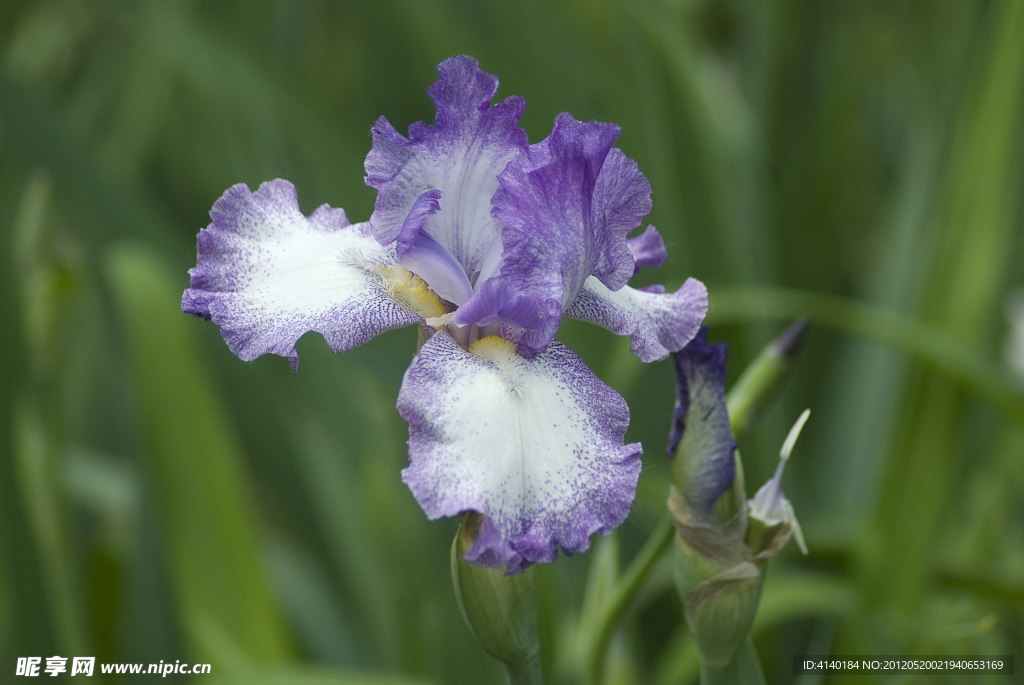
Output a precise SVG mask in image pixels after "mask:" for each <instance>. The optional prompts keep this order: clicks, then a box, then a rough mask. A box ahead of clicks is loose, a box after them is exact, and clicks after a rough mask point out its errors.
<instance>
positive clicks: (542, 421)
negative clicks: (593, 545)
mask: <svg viewBox="0 0 1024 685" xmlns="http://www.w3.org/2000/svg"><path fill="white" fill-rule="evenodd" d="M485 342H486V341H485ZM398 411H399V412H400V413H401V415H402V417H403V418H405V420H406V421H408V422H409V460H410V465H409V467H408V468H406V469H405V470H404V471H403V472H402V479H403V480H404V481H405V483H406V484H407V485H408V486H409V488H410V490H412V493H413V495H414V496H415V497H416V500H417V501H418V502H419V504H420V506H421V507H422V508H423V511H424V512H426V514H427V516H428V517H430V518H431V519H436V518H439V517H442V516H454V515H456V514H458V513H460V512H462V511H467V510H473V511H477V512H479V513H481V514H483V515H484V516H485V517H486V522H485V524H484V525H483V526H482V528H481V531H480V536H479V538H478V539H477V542H476V544H475V545H474V546H473V548H472V549H470V551H469V553H468V554H467V555H466V559H467V560H468V561H470V562H472V563H476V564H480V565H486V566H491V567H501V566H502V565H506V564H507V569H506V572H507V573H510V574H511V573H517V572H519V571H521V570H523V569H524V568H526V566H528V565H529V564H532V563H536V562H553V561H554V560H555V558H556V557H557V550H558V546H561V548H562V550H563V551H564V552H565V553H566V554H573V553H575V552H579V551H583V550H586V549H587V548H588V547H589V546H590V539H589V538H590V535H592V534H593V533H595V532H601V533H602V534H607V533H609V532H611V531H612V530H613V529H614V528H615V527H616V526H618V525H619V524H620V523H621V522H622V521H623V520H624V519H625V518H626V515H627V514H628V513H629V507H630V504H631V503H632V501H633V497H634V495H635V491H636V483H637V479H638V478H639V475H640V459H639V456H640V453H641V448H640V444H639V443H631V444H623V438H624V436H625V433H626V427H627V426H628V424H629V408H628V407H627V406H626V403H625V401H623V399H622V398H621V397H620V396H619V395H618V394H617V393H616V392H615V391H614V390H612V389H611V388H609V387H608V386H606V385H605V384H604V383H602V382H601V381H600V380H599V379H598V378H597V377H596V376H594V375H593V373H592V372H591V371H590V369H588V368H587V366H586V365H585V364H584V363H583V362H582V360H580V358H579V357H577V356H576V355H575V354H574V353H573V352H572V351H571V350H569V349H568V348H567V347H565V346H564V345H562V344H560V343H558V342H553V343H551V344H550V345H549V346H548V348H547V349H546V350H545V351H543V352H541V353H539V354H537V355H535V356H533V357H532V358H530V359H526V358H524V357H521V356H520V355H518V354H516V353H515V352H506V353H501V354H497V355H496V356H491V357H488V356H487V355H481V356H477V355H474V354H471V353H469V352H467V351H466V350H464V349H463V348H461V347H460V346H459V345H458V343H456V341H455V340H453V339H452V338H451V337H450V336H449V335H447V334H446V333H443V332H442V333H438V334H437V335H435V336H433V337H432V338H431V339H430V340H428V341H427V342H426V344H424V346H423V348H422V349H421V350H420V352H419V354H418V355H417V356H416V358H415V359H414V360H413V363H412V365H411V366H410V367H409V370H408V371H406V374H405V379H404V381H403V383H402V389H401V391H400V392H399V395H398Z"/></svg>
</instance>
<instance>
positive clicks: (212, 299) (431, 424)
mask: <svg viewBox="0 0 1024 685" xmlns="http://www.w3.org/2000/svg"><path fill="white" fill-rule="evenodd" d="M438 72H439V74H440V78H439V80H438V81H437V82H436V83H435V84H434V85H433V86H431V87H430V89H429V90H428V93H429V95H430V96H431V98H433V100H434V104H435V105H436V107H437V115H436V118H435V122H434V124H433V125H429V124H426V123H424V122H417V123H415V124H413V125H412V126H411V127H410V128H409V135H408V137H405V136H403V135H401V134H400V133H399V132H398V131H397V130H395V128H394V127H393V126H392V125H391V124H390V123H388V121H387V120H386V119H384V118H383V117H381V118H380V119H378V120H377V122H376V123H375V124H374V126H373V128H372V131H371V133H372V138H373V146H372V149H371V151H370V153H369V155H368V156H367V158H366V164H365V167H366V183H367V184H368V185H370V186H371V187H373V188H375V189H376V190H377V193H378V194H377V201H376V205H375V208H374V211H373V214H372V216H371V217H370V220H369V221H368V222H365V223H357V224H351V223H349V221H348V218H347V217H346V216H345V212H344V211H343V210H341V209H332V208H330V207H328V206H327V205H324V206H322V207H320V208H319V209H317V210H316V211H315V212H313V214H312V215H310V216H309V217H306V216H303V214H302V213H301V212H300V210H299V206H298V202H297V196H296V191H295V188H294V187H293V186H292V184H291V183H289V182H288V181H285V180H281V179H278V180H275V181H270V182H267V183H264V184H263V185H261V186H260V188H259V189H258V190H257V191H256V192H255V193H252V192H250V190H249V188H248V187H247V186H245V185H244V184H239V185H236V186H234V187H232V188H230V189H229V190H228V191H227V192H225V193H224V195H223V197H221V198H220V199H219V200H218V201H217V202H216V203H215V204H214V206H213V209H212V210H211V212H210V216H211V218H212V223H211V224H210V225H209V226H208V227H207V228H206V229H203V230H201V231H200V232H199V236H198V252H199V257H198V264H197V265H196V267H195V268H194V269H191V270H190V271H189V274H190V277H191V281H190V285H191V287H190V288H189V289H188V290H186V291H185V293H184V296H183V298H182V309H183V310H184V311H186V312H188V313H191V314H194V315H196V316H200V317H203V318H206V319H212V320H213V321H214V322H215V323H216V324H217V325H218V326H219V327H220V330H221V334H222V335H223V337H224V340H225V341H226V342H227V344H228V346H229V347H230V349H231V351H232V352H234V353H235V354H236V355H237V356H238V357H240V358H241V359H242V360H245V361H251V360H253V359H255V358H256V357H259V356H260V355H263V354H267V353H272V354H277V355H280V356H282V357H285V358H286V359H288V360H289V362H290V363H291V365H292V368H293V369H295V370H297V367H298V361H299V360H298V355H297V353H296V351H295V342H296V341H297V340H298V339H299V337H301V336H302V335H303V334H304V333H306V332H309V331H316V332H318V333H321V334H322V335H323V336H324V338H325V339H326V340H327V343H328V344H329V345H330V347H331V349H332V350H334V351H335V352H344V351H345V350H349V349H351V348H353V347H355V346H357V345H362V344H363V343H365V342H367V341H369V340H370V339H371V338H373V337H375V336H377V335H379V334H381V333H383V332H385V331H388V330H391V329H395V328H400V327H403V326H408V325H411V324H417V325H419V326H420V327H421V341H422V344H421V347H420V349H419V351H418V352H417V354H416V356H415V358H414V359H413V361H412V364H411V365H410V367H409V369H408V371H407V372H406V374H405V378H404V380H403V382H402V388H401V391H400V393H399V396H398V410H399V412H400V413H401V415H402V416H403V417H404V418H405V419H406V421H408V423H409V461H410V465H409V467H408V468H406V469H405V470H403V472H402V478H403V480H404V481H405V483H406V484H407V485H408V486H409V488H410V489H411V490H412V493H413V495H414V496H415V497H416V500H417V501H418V502H419V504H420V506H421V507H422V508H423V510H424V512H425V513H426V514H427V516H428V517H429V518H431V519H436V518H439V517H442V516H454V515H456V514H459V513H461V512H465V511H475V512H478V513H479V514H482V515H483V517H484V521H483V524H482V525H481V529H480V534H479V537H478V539H477V541H476V543H475V544H474V545H473V547H472V548H471V549H470V550H469V552H468V553H467V555H466V559H467V560H468V561H470V562H471V563H475V564H478V565H483V566H491V567H496V568H500V567H502V566H506V572H507V573H510V574H511V573H517V572H519V571H521V570H523V569H524V568H526V567H527V566H529V565H530V564H532V563H535V562H552V561H554V560H555V558H556V556H557V549H558V546H561V547H562V549H563V551H564V552H565V553H566V554H572V553H574V552H577V551H582V550H586V549H587V548H588V547H589V544H590V543H589V537H590V535H592V534H593V533H594V532H596V531H600V532H601V533H602V534H608V533H609V532H611V530H613V529H614V528H615V527H616V526H618V525H619V524H620V523H621V522H622V521H623V519H625V517H626V515H627V513H628V511H629V507H630V504H631V503H632V500H633V497H634V494H635V490H636V482H637V478H638V476H639V472H640V461H639V455H640V453H641V448H640V445H639V444H638V443H631V444H624V436H625V432H626V427H627V425H628V423H629V409H628V407H627V406H626V403H625V402H624V401H623V399H622V398H621V397H620V396H619V395H618V394H617V393H616V392H615V391H613V390H612V389H611V388H609V387H608V386H606V385H605V384H603V383H602V382H601V381H600V380H598V378H597V377H596V376H594V374H593V373H592V372H591V371H590V369H588V368H587V366H586V365H585V364H584V363H583V362H582V361H581V360H580V358H579V357H577V356H576V355H575V354H574V353H573V352H572V351H571V350H570V349H569V348H567V347H566V346H565V345H562V344H561V343H560V342H558V341H556V340H555V339H554V336H555V332H556V331H557V329H558V326H559V323H560V322H561V320H562V318H563V317H566V316H568V317H571V318H576V319H583V320H586V321H591V322H593V323H596V324H598V325H600V326H603V327H604V328H607V329H609V330H611V331H613V332H615V333H617V334H619V335H628V336H630V349H631V350H632V351H633V352H634V353H635V354H636V356H637V357H639V358H640V359H641V360H643V361H653V360H657V359H663V358H665V357H666V356H668V354H669V352H671V351H675V350H679V349H681V348H682V347H683V346H684V345H686V343H687V342H689V340H690V339H691V338H692V337H693V336H694V334H695V333H696V332H697V329H698V327H699V325H700V322H701V321H702V320H703V318H704V315H705V313H706V311H707V291H706V290H705V288H704V286H703V284H701V283H700V282H699V281H696V280H694V279H689V280H687V281H686V283H684V284H683V286H682V287H681V288H680V289H679V290H678V291H677V292H675V293H671V294H667V293H665V291H664V288H660V287H649V288H644V289H633V288H630V287H629V286H628V285H626V283H627V281H628V280H629V279H630V277H631V276H632V275H633V274H634V273H635V272H636V270H637V269H639V268H640V267H643V266H648V265H653V266H660V265H661V264H662V263H663V262H664V261H665V258H666V257H667V254H666V252H665V248H664V243H663V242H662V239H661V237H660V236H659V235H658V233H657V231H656V230H655V229H654V228H653V227H648V228H647V229H646V231H645V232H644V233H643V234H641V235H639V236H637V237H635V238H628V237H627V234H628V233H629V232H630V231H631V230H633V229H635V228H637V227H638V226H639V225H640V221H641V219H642V218H643V216H644V215H645V214H647V213H648V212H649V211H650V208H651V200H650V193H651V187H650V184H649V183H648V181H647V179H646V178H645V177H644V176H643V174H641V173H640V171H639V169H638V167H637V165H636V163H635V162H633V161H632V160H631V159H629V158H627V157H626V156H625V154H623V153H622V151H621V150H619V149H617V148H615V147H613V143H614V142H615V139H616V138H617V137H618V135H619V127H618V126H616V125H614V124H606V123H598V122H590V123H584V122H579V121H576V120H575V119H574V118H573V117H572V116H570V115H569V114H561V115H559V116H558V118H557V119H556V121H555V125H554V130H553V131H552V133H551V135H550V136H548V137H547V138H545V139H544V140H543V141H541V142H539V143H537V144H535V145H530V144H529V142H528V140H527V136H526V132H525V131H523V129H521V128H520V127H519V119H520V117H521V116H522V113H523V110H524V108H525V106H526V102H525V100H523V99H522V98H520V97H509V98H507V99H505V100H504V101H503V102H500V103H498V104H495V105H492V104H491V99H492V98H493V97H494V94H495V92H496V91H497V88H498V80H497V78H496V77H494V76H493V75H491V74H487V73H484V72H483V71H481V70H480V69H479V67H478V66H477V62H476V60H473V59H470V58H467V57H451V58H449V59H447V60H445V61H444V62H442V63H441V64H440V65H439V67H438Z"/></svg>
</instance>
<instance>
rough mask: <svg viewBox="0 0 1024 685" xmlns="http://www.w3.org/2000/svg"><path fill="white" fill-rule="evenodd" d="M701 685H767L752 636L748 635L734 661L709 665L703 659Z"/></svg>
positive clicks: (737, 651)
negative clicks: (718, 665) (720, 664)
mask: <svg viewBox="0 0 1024 685" xmlns="http://www.w3.org/2000/svg"><path fill="white" fill-rule="evenodd" d="M700 685H765V680H764V669H762V668H761V659H760V658H759V657H758V656H757V650H756V649H754V641H753V640H752V639H751V638H750V636H749V635H747V639H746V640H744V641H743V644H742V645H740V648H739V649H737V650H736V655H735V656H734V657H733V658H732V661H730V662H729V663H728V664H726V665H725V666H722V667H716V666H709V665H708V664H707V663H706V662H705V661H704V660H703V659H702V660H701V662H700Z"/></svg>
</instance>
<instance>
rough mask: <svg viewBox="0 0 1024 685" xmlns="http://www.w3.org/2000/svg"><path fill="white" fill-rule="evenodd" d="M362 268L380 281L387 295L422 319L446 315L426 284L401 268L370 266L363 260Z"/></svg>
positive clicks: (370, 264) (439, 299)
mask: <svg viewBox="0 0 1024 685" xmlns="http://www.w3.org/2000/svg"><path fill="white" fill-rule="evenodd" d="M362 267H363V268H364V269H365V270H366V271H368V272H370V273H372V274H373V275H374V276H376V277H377V278H379V279H380V282H381V285H383V286H384V290H385V291H387V294H388V295H390V296H391V297H393V298H394V299H396V300H398V301H399V302H401V303H402V304H403V305H405V307H406V308H407V309H409V311H411V312H413V313H415V314H419V315H420V316H422V317H423V318H424V319H430V318H433V317H438V316H444V314H445V313H446V311H445V308H444V305H443V304H441V298H440V297H438V296H437V294H436V293H435V292H434V291H433V290H431V289H430V287H429V286H428V285H427V284H426V282H425V281H424V280H423V279H422V278H420V277H419V276H417V275H416V274H414V273H413V272H411V271H409V270H408V269H406V268H405V267H403V266H399V265H398V264H395V265H394V266H384V265H382V264H372V263H369V262H367V261H366V260H365V259H363V260H362Z"/></svg>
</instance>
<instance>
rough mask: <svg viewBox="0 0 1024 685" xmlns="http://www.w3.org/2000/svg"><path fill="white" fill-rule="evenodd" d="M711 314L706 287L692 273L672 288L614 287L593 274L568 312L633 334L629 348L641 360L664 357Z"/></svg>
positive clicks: (624, 333)
mask: <svg viewBox="0 0 1024 685" xmlns="http://www.w3.org/2000/svg"><path fill="white" fill-rule="evenodd" d="M707 313H708V291H707V288H705V287H704V284H703V283H701V282H700V281H698V280H697V279H695V278H688V279H687V280H686V282H685V283H683V285H682V286H681V287H680V288H679V290H677V291H676V292H674V293H671V294H667V293H665V290H664V288H662V287H661V286H650V287H649V288H647V289H641V290H635V289H633V288H630V287H629V286H628V285H627V286H623V287H622V288H620V289H618V290H616V291H614V292H613V291H611V290H609V289H608V288H606V287H605V285H604V284H603V283H601V281H599V280H598V279H597V278H595V277H593V276H591V277H590V278H588V279H587V281H586V283H585V284H584V285H583V289H582V290H581V291H580V293H579V295H577V296H576V299H575V300H574V301H573V303H572V305H570V307H569V309H568V310H567V311H566V313H565V315H566V316H568V317H571V318H573V319H581V320H583V321H590V322H591V323H596V324H597V325H598V326H602V327H604V328H607V329H608V330H610V331H612V332H613V333H616V334H618V335H628V336H629V349H630V350H632V351H633V354H635V355H636V356H637V357H639V358H640V360H641V361H645V362H652V361H657V360H659V359H664V358H665V357H667V356H668V354H669V352H678V351H679V350H681V349H683V347H684V346H685V345H686V344H687V343H688V342H690V340H692V339H693V336H694V335H696V334H697V331H698V329H700V324H701V322H702V321H703V320H704V317H705V315H707Z"/></svg>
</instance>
